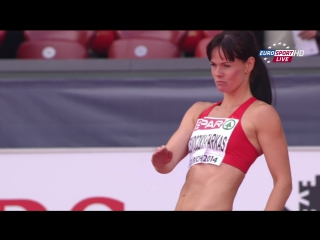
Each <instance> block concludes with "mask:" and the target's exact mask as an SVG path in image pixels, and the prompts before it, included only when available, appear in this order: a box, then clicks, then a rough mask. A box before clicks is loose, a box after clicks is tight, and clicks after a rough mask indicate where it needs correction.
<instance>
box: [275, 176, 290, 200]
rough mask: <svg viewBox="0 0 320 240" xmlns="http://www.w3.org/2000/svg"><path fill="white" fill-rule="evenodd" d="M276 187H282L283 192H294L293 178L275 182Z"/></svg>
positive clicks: (288, 193)
mask: <svg viewBox="0 0 320 240" xmlns="http://www.w3.org/2000/svg"><path fill="white" fill-rule="evenodd" d="M275 187H278V188H279V189H281V192H282V193H283V194H286V195H288V196H289V195H290V194H291V192H292V188H293V187H292V180H291V179H282V180H278V181H276V182H275Z"/></svg>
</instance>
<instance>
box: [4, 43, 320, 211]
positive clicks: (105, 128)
mask: <svg viewBox="0 0 320 240" xmlns="http://www.w3.org/2000/svg"><path fill="white" fill-rule="evenodd" d="M23 41H24V40H23ZM20 44H21V43H20ZM88 46H89V45H88ZM150 46H151V45H150ZM88 53H89V56H88V57H86V58H78V59H74V58H70V59H68V58H66V59H50V60H48V59H31V58H30V59H19V58H17V57H16V58H14V59H9V58H2V59H1V64H0V85H1V87H0V112H1V119H0V124H1V125H0V133H1V134H0V136H1V137H0V147H1V149H0V166H1V168H0V169H1V170H0V209H2V210H70V209H73V210H106V209H113V210H171V209H173V208H174V204H175V201H176V199H177V196H178V193H179V190H180V188H181V185H182V184H183V181H184V178H185V174H186V170H187V168H186V164H185V163H186V162H187V160H184V161H183V163H181V164H180V166H179V167H178V168H177V169H176V170H175V171H174V172H173V173H170V174H168V175H160V174H158V173H156V172H155V171H154V169H153V168H152V166H151V164H150V156H151V154H152V151H153V150H154V149H155V147H157V146H159V145H162V144H165V143H166V141H167V140H168V138H169V137H170V136H171V134H172V133H173V132H174V131H175V130H176V128H177V127H178V125H179V123H180V121H181V118H182V116H183V114H184V112H185V111H186V110H187V109H188V108H189V107H190V106H191V105H192V104H193V103H194V102H196V101H211V102H215V101H218V100H220V99H221V97H222V95H221V93H219V92H217V91H216V88H215V85H214V82H213V79H212V76H211V72H210V64H209V62H208V60H207V59H206V58H205V57H203V56H202V57H197V56H195V55H194V53H181V56H179V57H170V58H169V57H168V58H157V57H153V58H142V59H139V58H138V57H137V58H134V59H132V58H131V59H130V58H128V59H121V58H114V59H112V58H110V57H108V56H107V54H106V55H103V54H102V55H101V54H100V55H99V54H97V53H93V52H92V49H89V48H88ZM267 67H268V69H269V71H270V74H271V76H272V78H273V81H274V85H275V90H276V104H275V105H274V106H275V108H276V109H277V111H278V112H279V115H280V117H281V119H282V121H283V126H284V130H285V133H286V136H287V141H288V145H289V150H290V157H291V162H292V168H293V173H294V175H293V177H294V189H293V194H292V196H291V198H290V200H289V201H288V206H287V207H286V210H320V205H319V203H320V190H318V189H320V186H319V184H320V183H317V179H318V177H319V176H320V164H319V156H320V154H319V153H320V147H319V146H320V134H319V132H320V124H319V123H320V111H319V102H320V94H319V93H320V56H311V57H303V58H294V59H293V61H292V62H291V63H270V64H267ZM262 160H263V159H262ZM262 160H260V161H257V163H255V164H254V165H253V167H252V173H250V174H248V176H247V179H246V181H245V183H244V186H243V187H242V189H241V190H240V192H239V197H238V198H237V199H236V203H235V209H236V210H237V209H238V210H262V209H263V204H265V203H266V198H267V197H268V194H269V192H270V190H271V187H272V180H271V178H270V176H269V175H268V174H269V173H268V170H267V166H266V165H265V164H264V161H262ZM183 164H184V165H183ZM308 182H309V183H308ZM317 184H318V187H317ZM261 186H264V187H261ZM252 192H255V193H254V194H253V193H252ZM248 194H250V195H251V201H252V202H255V204H252V202H250V200H248V199H247V197H246V196H248ZM72 206H73V208H72Z"/></svg>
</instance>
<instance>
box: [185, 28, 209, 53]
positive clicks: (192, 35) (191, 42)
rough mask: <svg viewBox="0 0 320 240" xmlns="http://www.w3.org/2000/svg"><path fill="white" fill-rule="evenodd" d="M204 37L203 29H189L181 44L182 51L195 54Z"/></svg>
mask: <svg viewBox="0 0 320 240" xmlns="http://www.w3.org/2000/svg"><path fill="white" fill-rule="evenodd" d="M203 37H204V34H203V31H202V30H189V31H188V33H187V37H186V38H185V39H184V41H183V42H182V45H181V51H183V52H185V53H192V54H194V52H195V49H196V46H197V44H198V43H199V41H200V40H201V39H202V38H203Z"/></svg>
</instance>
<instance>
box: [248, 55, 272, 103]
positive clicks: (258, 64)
mask: <svg viewBox="0 0 320 240" xmlns="http://www.w3.org/2000/svg"><path fill="white" fill-rule="evenodd" d="M249 81H250V90H251V93H252V95H253V96H254V97H255V98H256V99H258V100H260V101H263V102H265V103H267V104H270V105H272V102H273V97H272V86H271V78H270V75H269V72H268V69H267V67H266V65H265V63H264V61H263V60H262V59H261V58H260V57H259V56H257V57H256V58H255V65H254V68H253V69H252V71H251V74H250V79H249Z"/></svg>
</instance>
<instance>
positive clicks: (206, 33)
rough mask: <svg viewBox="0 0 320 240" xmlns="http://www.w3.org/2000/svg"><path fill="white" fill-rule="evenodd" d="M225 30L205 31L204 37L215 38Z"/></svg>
mask: <svg viewBox="0 0 320 240" xmlns="http://www.w3.org/2000/svg"><path fill="white" fill-rule="evenodd" d="M222 31H223V30H203V31H202V32H203V36H204V37H211V38H213V37H214V36H215V35H217V34H218V33H221V32H222Z"/></svg>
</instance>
